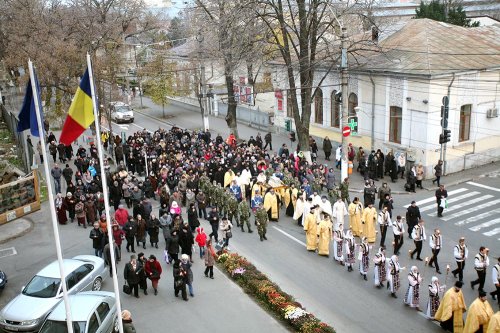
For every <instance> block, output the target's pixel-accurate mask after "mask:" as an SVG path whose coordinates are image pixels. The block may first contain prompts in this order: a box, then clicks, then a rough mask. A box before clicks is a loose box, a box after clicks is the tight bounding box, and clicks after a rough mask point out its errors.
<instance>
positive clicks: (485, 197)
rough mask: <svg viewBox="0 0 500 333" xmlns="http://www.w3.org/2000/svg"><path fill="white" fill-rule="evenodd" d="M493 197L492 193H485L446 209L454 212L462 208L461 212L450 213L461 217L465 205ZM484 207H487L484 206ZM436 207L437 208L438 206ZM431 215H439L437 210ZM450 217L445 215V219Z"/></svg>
mask: <svg viewBox="0 0 500 333" xmlns="http://www.w3.org/2000/svg"><path fill="white" fill-rule="evenodd" d="M491 198H493V196H492V195H491V194H487V195H483V196H481V197H479V198H475V199H472V200H468V201H466V202H461V203H460V204H459V205H455V206H452V207H450V208H446V209H445V211H446V212H447V213H449V212H453V211H455V210H459V209H460V210H461V211H460V212H458V213H456V214H454V215H450V216H455V217H454V218H457V217H459V216H462V215H465V213H464V210H462V208H464V207H466V206H470V205H474V204H476V203H478V202H482V201H484V200H487V199H491ZM497 201H499V202H500V200H497ZM480 206H481V205H480ZM434 207H436V206H434ZM476 207H479V206H476ZM486 207H487V206H486ZM483 208H485V207H483ZM436 209H437V207H436ZM476 210H477V209H475V210H472V211H470V212H468V213H471V212H473V211H476ZM468 213H467V214H468ZM457 214H458V215H457ZM429 216H437V212H435V213H432V214H429ZM449 219H450V217H447V216H445V217H444V218H443V220H445V221H448V220H449Z"/></svg>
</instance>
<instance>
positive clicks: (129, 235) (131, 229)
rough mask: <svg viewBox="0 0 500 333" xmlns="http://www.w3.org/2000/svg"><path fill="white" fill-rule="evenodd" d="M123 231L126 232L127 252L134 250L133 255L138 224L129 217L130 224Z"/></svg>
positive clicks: (133, 251)
mask: <svg viewBox="0 0 500 333" xmlns="http://www.w3.org/2000/svg"><path fill="white" fill-rule="evenodd" d="M123 231H124V232H125V239H126V240H127V247H126V249H127V252H130V250H132V253H135V248H134V244H135V243H134V237H135V234H136V233H137V222H135V220H134V219H133V218H132V217H129V219H128V222H127V223H125V225H124V226H123Z"/></svg>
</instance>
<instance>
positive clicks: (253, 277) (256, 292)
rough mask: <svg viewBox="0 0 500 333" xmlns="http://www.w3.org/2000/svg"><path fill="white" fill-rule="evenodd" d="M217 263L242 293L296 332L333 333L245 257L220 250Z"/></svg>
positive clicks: (332, 330)
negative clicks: (271, 312) (240, 288)
mask: <svg viewBox="0 0 500 333" xmlns="http://www.w3.org/2000/svg"><path fill="white" fill-rule="evenodd" d="M217 262H218V263H219V264H220V265H221V266H222V267H223V268H224V270H225V271H226V272H227V273H228V275H229V276H230V277H231V278H232V279H233V280H234V281H235V282H236V283H237V284H238V285H239V286H240V287H242V288H243V290H245V292H246V293H248V294H249V295H250V296H252V297H253V298H255V299H256V300H257V301H258V302H259V303H260V304H261V305H263V306H264V307H266V308H267V309H269V310H271V311H273V312H274V314H275V315H277V316H278V317H279V318H281V319H282V320H283V321H284V322H286V323H287V324H288V325H290V327H292V328H293V329H294V330H295V331H296V332H302V333H335V330H334V329H333V328H332V327H331V326H329V325H328V324H326V323H323V322H321V320H319V319H318V318H316V317H315V316H314V315H313V314H311V313H309V312H307V311H306V310H305V309H304V308H303V307H302V305H300V303H298V302H296V301H295V300H294V299H293V297H292V296H290V295H288V294H287V293H285V292H284V291H282V290H281V289H280V288H279V287H278V286H277V285H276V284H275V283H273V282H272V281H270V280H269V279H268V278H267V276H266V275H264V274H263V273H261V272H260V271H259V270H258V269H257V268H255V266H254V265H252V264H251V263H250V262H249V261H248V260H247V259H246V258H244V257H242V256H240V255H239V254H237V253H228V252H223V253H222V254H220V255H219V256H218V258H217Z"/></svg>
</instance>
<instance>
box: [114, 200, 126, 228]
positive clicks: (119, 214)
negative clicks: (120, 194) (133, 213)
mask: <svg viewBox="0 0 500 333" xmlns="http://www.w3.org/2000/svg"><path fill="white" fill-rule="evenodd" d="M128 218H129V216H128V210H126V209H125V206H124V205H119V206H118V209H117V210H116V211H115V220H116V222H117V223H118V224H119V225H120V227H123V226H124V225H125V223H127V221H128Z"/></svg>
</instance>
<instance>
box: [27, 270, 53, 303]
mask: <svg viewBox="0 0 500 333" xmlns="http://www.w3.org/2000/svg"><path fill="white" fill-rule="evenodd" d="M60 284H61V279H59V278H50V277H45V276H38V275H35V276H34V277H33V278H32V279H31V281H30V282H29V283H28V285H27V286H26V287H25V288H24V289H23V295H26V296H32V297H40V298H51V297H55V296H56V295H57V292H58V291H59V285H60Z"/></svg>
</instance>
